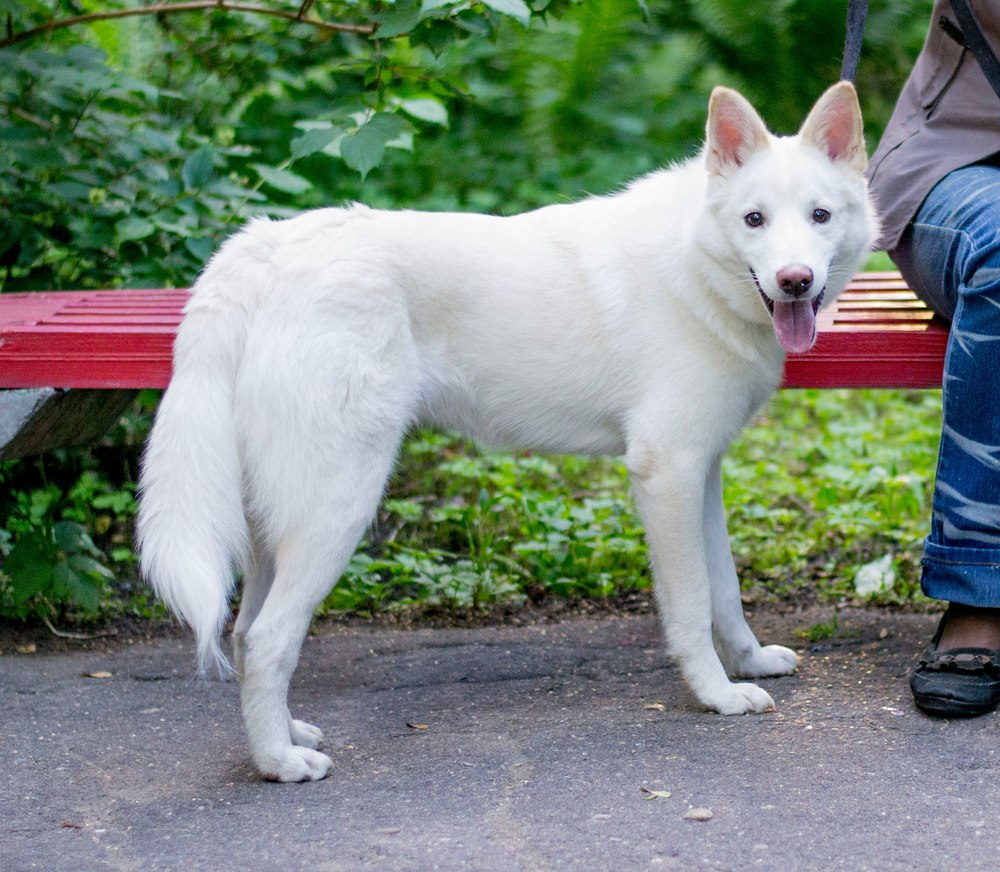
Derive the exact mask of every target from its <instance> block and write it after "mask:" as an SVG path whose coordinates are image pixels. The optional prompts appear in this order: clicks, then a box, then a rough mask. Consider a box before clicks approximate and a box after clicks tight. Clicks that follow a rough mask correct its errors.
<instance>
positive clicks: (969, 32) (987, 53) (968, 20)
mask: <svg viewBox="0 0 1000 872" xmlns="http://www.w3.org/2000/svg"><path fill="white" fill-rule="evenodd" d="M949 2H950V3H951V8H952V10H953V11H954V13H955V17H956V18H957V19H958V26H959V27H960V28H961V29H962V37H963V38H964V39H965V45H966V47H967V48H968V49H969V50H970V51H971V52H972V53H973V54H974V55H975V56H976V60H977V61H978V62H979V67H980V69H982V71H983V75H984V76H986V81H988V82H989V83H990V85H991V86H992V88H993V90H994V91H996V93H997V96H998V97H1000V61H998V60H997V56H996V55H995V54H993V50H992V49H991V48H990V44H989V43H988V42H987V41H986V37H985V36H983V32H982V31H981V30H980V29H979V24H978V23H977V22H976V16H975V15H973V14H972V10H971V9H970V8H969V4H968V3H967V2H966V0H949ZM947 20H948V19H946V18H945V17H944V16H943V15H942V16H941V22H940V23H941V26H942V27H944V28H945V29H947V25H946V24H945V22H946V21H947Z"/></svg>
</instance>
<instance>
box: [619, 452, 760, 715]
mask: <svg viewBox="0 0 1000 872" xmlns="http://www.w3.org/2000/svg"><path fill="white" fill-rule="evenodd" d="M625 460H626V465H627V466H628V468H629V472H630V473H631V476H632V483H633V487H634V489H635V493H636V500H637V502H638V505H639V511H640V512H641V513H642V516H643V520H644V522H645V525H646V539H647V541H648V543H649V551H650V556H651V559H652V564H653V577H654V581H655V592H656V601H657V605H658V606H659V610H660V618H661V620H662V621H663V627H664V634H665V636H666V640H667V646H668V648H669V650H670V652H671V654H673V656H674V657H675V658H676V660H677V663H678V665H679V666H680V669H681V672H682V674H683V675H684V678H685V680H686V681H687V683H688V686H689V687H690V688H691V690H692V691H693V692H694V695H695V696H696V697H697V698H698V700H699V702H701V703H702V705H704V706H705V707H706V708H709V709H714V710H715V711H717V712H720V713H721V714H727V715H734V714H744V713H746V712H762V711H768V710H770V709H773V708H774V701H773V700H772V699H771V697H770V696H769V695H768V694H767V693H766V692H765V691H763V690H761V689H760V688H759V687H757V686H756V685H754V684H734V683H732V682H731V681H730V680H729V678H728V677H727V675H726V670H725V668H724V667H723V665H722V662H721V661H720V660H719V656H718V654H717V653H716V651H715V646H714V645H713V644H712V591H711V583H710V581H709V575H708V562H707V553H706V548H707V543H706V542H705V524H704V520H705V499H706V496H705V494H706V489H707V486H708V482H709V478H710V473H711V470H712V464H713V462H714V456H713V455H712V454H710V453H707V452H705V453H703V452H701V451H698V450H695V449H690V448H689V449H685V450H680V451H675V452H673V453H670V454H666V453H663V452H661V451H658V450H656V449H651V448H644V447H642V446H632V447H630V449H629V452H628V454H627V455H626V459H625Z"/></svg>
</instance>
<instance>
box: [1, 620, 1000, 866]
mask: <svg viewBox="0 0 1000 872" xmlns="http://www.w3.org/2000/svg"><path fill="white" fill-rule="evenodd" d="M826 617H829V613H826V614H823V613H813V614H809V615H803V614H799V615H788V616H768V615H767V614H764V613H763V612H761V613H759V614H758V615H757V616H755V617H754V618H753V620H752V623H754V624H755V626H757V627H758V629H759V630H762V632H760V635H761V636H762V638H764V639H766V640H767V641H776V642H781V643H784V644H790V645H791V646H792V647H795V648H797V649H798V650H799V651H800V652H801V653H802V655H803V664H802V668H801V670H800V671H799V673H798V674H797V675H795V676H793V677H789V678H784V679H775V680H771V681H767V682H765V686H766V687H767V688H768V690H769V691H770V692H771V693H772V695H773V696H774V697H775V699H776V701H777V704H778V711H777V712H775V713H773V714H769V715H757V716H747V717H738V718H722V717H719V716H717V715H710V714H706V713H703V712H700V711H698V710H697V709H696V708H695V707H694V706H693V705H692V699H691V697H690V696H689V695H688V694H687V692H686V691H685V690H684V688H683V687H682V685H681V682H680V678H679V676H678V674H677V671H676V669H675V668H673V667H672V666H671V665H670V664H669V663H668V662H667V661H666V659H665V658H664V656H663V652H662V649H661V647H660V644H659V638H658V632H657V628H656V625H655V620H654V618H652V617H651V616H621V615H605V616H601V617H597V618H578V619H573V620H568V621H564V622H561V623H557V624H541V625H535V626H524V627H488V628H482V629H472V630H456V629H449V630H441V629H434V630H411V631H398V630H386V629H367V628H361V629H358V628H352V629H339V630H334V631H331V632H329V633H327V634H324V635H320V636H317V637H314V638H311V639H310V640H309V641H308V642H307V644H306V648H305V651H304V654H303V660H302V664H301V666H300V669H299V672H298V673H297V678H296V682H295V686H294V689H293V694H292V708H293V712H294V713H296V714H297V715H298V716H300V717H303V718H305V719H307V720H309V721H312V722H314V723H317V724H318V725H320V726H322V727H323V728H324V729H325V730H326V733H327V736H328V737H329V739H328V746H327V750H328V751H330V752H331V753H332V756H333V758H334V761H335V773H334V774H333V775H332V776H331V777H330V778H328V779H327V780H325V781H322V782H318V783H314V784H306V785H275V784H267V783H262V782H261V781H259V780H258V779H257V777H256V776H255V774H254V773H253V771H252V770H251V768H250V766H249V765H248V760H247V753H246V748H245V744H244V739H243V735H242V733H241V730H240V723H239V717H238V712H237V691H236V687H235V686H234V685H231V684H228V685H227V684H217V683H205V682H196V681H191V680H190V679H189V676H190V675H191V673H192V663H193V658H192V653H191V645H190V643H189V642H188V640H186V639H176V638H167V639H159V640H154V641H147V642H134V643H132V644H124V643H123V644H120V645H117V646H112V647H111V648H110V649H109V650H108V651H105V652H99V653H95V652H77V653H62V654H44V653H35V654H30V655H18V654H16V653H12V652H11V651H10V650H9V648H4V647H3V645H2V640H0V649H2V650H3V651H4V654H3V655H2V656H0V869H3V870H5V872H22V870H28V869H39V870H44V872H89V870H105V869H122V870H143V872H145V870H167V869H170V870H173V869H184V870H264V872H267V870H282V872H284V870H299V869H302V870H355V869H358V870H364V869H369V868H378V869H381V870H425V869H426V870H431V869H443V870H451V869H455V870H473V869H477V870H478V869H484V870H499V872H504V870H546V869H584V870H605V869H606V870H623V869H645V868H654V869H661V868H684V869H690V868H702V867H705V868H713V869H751V868H753V869H756V868H760V869H775V870H832V869H849V870H861V869H872V870H880V872H882V870H903V869H906V870H913V869H928V870H931V869H935V870H936V869H938V868H941V869H962V870H979V869H983V870H985V869H989V870H995V869H996V868H997V857H998V856H1000V827H998V826H997V820H998V812H1000V717H998V715H997V714H994V715H990V716H987V717H985V718H981V719H978V720H973V721H968V722H959V721H956V722H951V723H948V722H940V721H933V720H931V719H928V718H925V717H923V716H922V715H920V714H918V713H917V712H916V711H915V710H914V709H913V708H912V706H911V704H910V701H909V695H908V690H907V688H906V684H905V674H906V671H907V669H908V668H909V665H910V663H911V661H912V659H913V656H914V655H915V654H916V653H917V652H918V651H919V649H920V648H921V647H922V645H923V643H924V641H925V640H926V638H928V636H929V634H930V631H931V629H932V627H933V624H934V618H933V617H930V616H916V615H902V616H899V615H892V614H889V613H887V612H883V611H875V610H873V611H861V612H851V613H842V615H841V619H840V632H839V635H838V637H837V638H835V639H833V640H830V641H827V642H823V643H819V644H816V645H810V644H809V643H804V642H803V641H802V640H801V638H799V637H798V636H796V633H795V631H796V629H801V628H803V627H807V626H809V625H810V624H812V623H815V622H817V621H818V620H820V619H823V618H826ZM84 673H90V674H92V675H96V676H98V677H87V676H85V675H84ZM108 673H110V675H107V674H108ZM101 676H103V677H101ZM408 724H418V725H424V726H426V729H415V728H413V727H411V726H408ZM643 788H646V789H649V790H654V791H669V792H670V796H669V797H657V798H653V799H647V798H646V797H648V796H649V794H646V793H644V792H643ZM692 808H707V809H710V810H711V813H712V817H711V819H710V820H705V821H693V820H687V819H685V817H684V815H685V813H687V812H688V811H689V810H690V809H692Z"/></svg>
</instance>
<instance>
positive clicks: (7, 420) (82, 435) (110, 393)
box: [0, 388, 138, 460]
mask: <svg viewBox="0 0 1000 872" xmlns="http://www.w3.org/2000/svg"><path fill="white" fill-rule="evenodd" d="M137 393H138V391H134V390H126V389H115V390H82V389H80V390H68V391H67V390H58V389H56V388H26V389H24V390H7V391H0V460H10V459H12V458H15V457H28V456H30V455H32V454H41V453H43V452H45V451H51V450H52V449H53V448H65V447H66V446H69V445H86V444H88V443H90V442H93V441H94V440H96V439H99V438H100V437H101V436H103V435H104V434H105V432H107V430H108V428H109V427H110V426H111V425H112V424H114V423H115V421H117V420H118V418H119V417H120V416H121V414H122V412H123V411H124V410H125V408H126V406H128V404H129V402H130V401H131V400H132V398H133V397H134V396H135V395H136V394H137Z"/></svg>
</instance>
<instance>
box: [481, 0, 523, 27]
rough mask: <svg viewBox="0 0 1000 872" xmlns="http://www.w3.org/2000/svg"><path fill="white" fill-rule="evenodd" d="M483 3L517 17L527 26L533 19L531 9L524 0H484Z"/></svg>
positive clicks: (504, 13) (502, 12)
mask: <svg viewBox="0 0 1000 872" xmlns="http://www.w3.org/2000/svg"><path fill="white" fill-rule="evenodd" d="M483 4H484V5H485V6H489V7H490V9H493V10H495V11H496V12H499V13H501V14H503V15H509V16H511V17H512V18H516V19H517V20H518V21H520V22H521V24H523V25H524V26H525V27H527V26H528V22H529V21H530V20H531V9H529V8H528V4H527V3H525V2H524V0H483Z"/></svg>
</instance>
